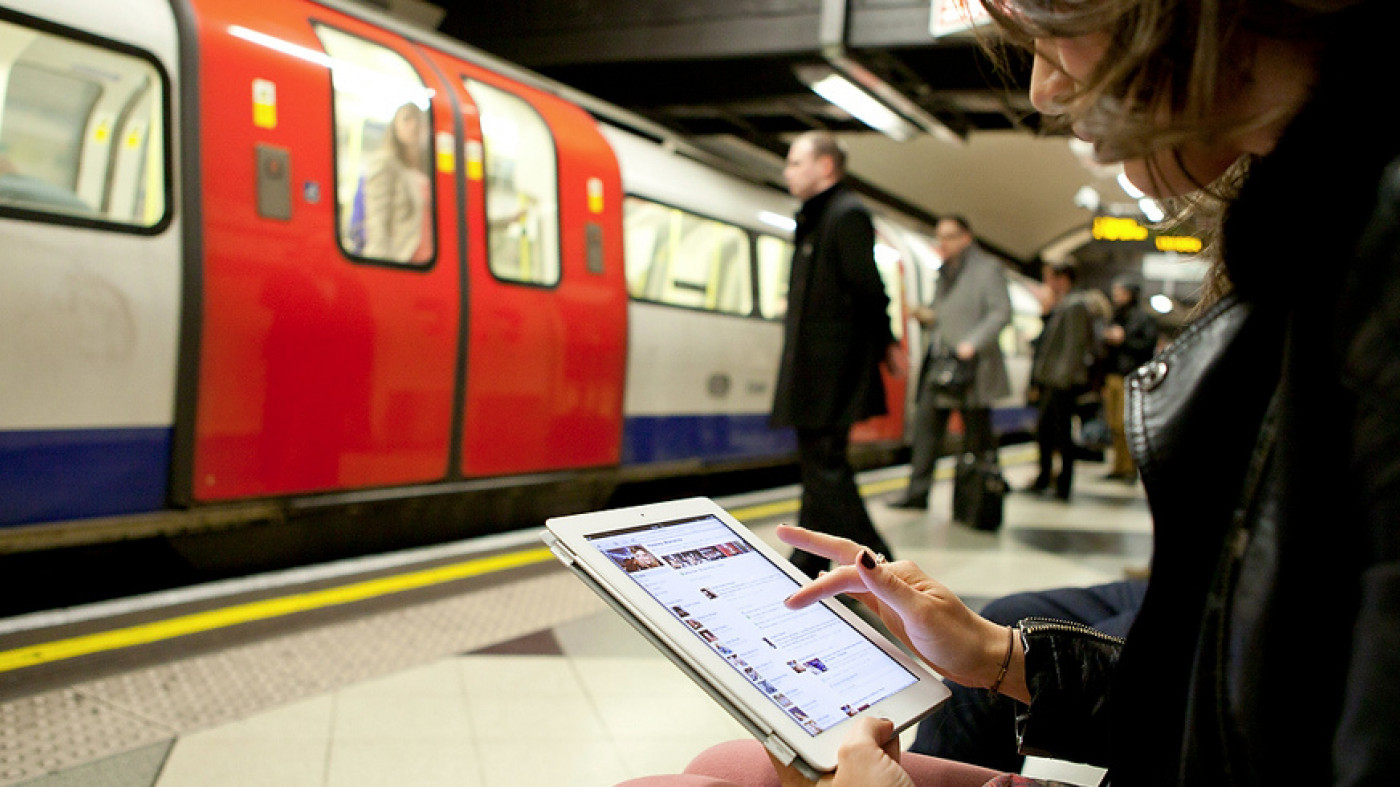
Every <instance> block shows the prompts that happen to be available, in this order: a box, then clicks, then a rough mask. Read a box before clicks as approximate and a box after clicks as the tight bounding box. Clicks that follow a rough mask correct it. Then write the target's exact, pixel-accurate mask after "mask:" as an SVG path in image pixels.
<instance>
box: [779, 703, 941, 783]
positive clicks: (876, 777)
mask: <svg viewBox="0 0 1400 787" xmlns="http://www.w3.org/2000/svg"><path fill="white" fill-rule="evenodd" d="M769 756H770V757H771V756H772V755H769ZM773 767H775V768H777V769H778V776H779V778H780V779H781V780H782V784H783V787H810V785H811V784H812V783H811V782H809V781H807V779H806V777H804V776H803V775H802V774H801V773H799V772H798V771H797V769H796V768H793V767H791V766H787V765H782V764H780V763H779V762H778V761H777V760H774V761H773ZM817 787H914V780H913V779H910V778H909V774H907V773H905V772H904V769H903V768H901V767H900V766H899V738H898V737H897V736H896V735H895V734H894V722H892V721H890V720H889V719H877V718H875V717H874V716H861V717H860V718H858V719H856V720H855V722H853V726H852V727H851V731H850V732H849V733H847V735H846V740H844V741H843V742H842V743H841V748H840V749H839V750H837V752H836V771H835V772H834V773H830V774H827V775H825V776H823V777H822V779H821V781H819V782H817Z"/></svg>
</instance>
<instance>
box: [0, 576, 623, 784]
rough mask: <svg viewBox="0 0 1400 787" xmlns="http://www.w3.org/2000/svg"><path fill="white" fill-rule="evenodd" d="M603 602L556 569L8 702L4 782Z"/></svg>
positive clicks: (0, 759) (583, 612) (477, 644)
mask: <svg viewBox="0 0 1400 787" xmlns="http://www.w3.org/2000/svg"><path fill="white" fill-rule="evenodd" d="M603 608H604V607H603V602H602V601H600V600H599V599H598V598H597V597H596V596H595V595H594V594H593V593H591V592H589V591H588V590H587V588H585V587H584V586H583V585H582V584H580V583H579V582H578V580H576V579H575V578H574V577H573V576H572V575H571V574H568V573H567V572H551V573H548V574H544V575H541V576H535V577H531V578H528V579H523V580H519V581H515V582H508V583H505V584H501V585H496V586H492V587H489V588H485V589H478V590H473V591H471V592H469V593H463V594H460V595H456V596H450V597H447V598H441V599H437V600H434V601H430V602H427V603H422V604H415V605H411V606H405V607H402V608H399V609H393V610H391V611H386V612H378V613H375V614H371V615H367V616H364V617H359V618H354V619H350V620H344V621H341V622H338V623H334V624H330V625H323V626H318V627H315V628H310V629H305V630H302V631H297V632H295V633H293V634H290V635H286V636H279V637H273V638H270V639H265V640H261V641H257V642H251V643H247V644H241V645H237V646H234V647H231V648H227V649H225V650H221V651H218V652H214V653H207V654H201V655H198V656H193V657H189V658H183V659H177V660H174V661H170V662H168V663H164V664H159V665H156V666H153V667H146V668H142V669H136V670H132V671H129V672H124V673H119V674H116V675H112V676H109V677H104V678H101V679H98V680H92V681H89V682H83V683H77V684H74V685H72V686H69V687H66V688H63V689H59V690H55V691H50V692H46V693H42V694H36V695H33V696H29V697H24V698H22V699H18V700H15V701H12V702H7V703H3V704H0V785H8V784H18V783H20V782H25V781H28V780H32V779H35V778H37V777H41V776H44V775H45V774H59V775H67V774H69V773H70V771H71V769H74V768H76V767H78V766H82V765H84V764H90V763H93V762H94V761H97V760H101V759H103V758H107V757H111V756H113V755H115V754H119V753H122V752H130V751H132V750H135V749H139V748H141V747H145V746H150V745H152V744H156V743H159V742H162V741H166V742H169V741H171V740H173V739H174V738H176V737H178V736H179V735H180V734H182V733H185V732H191V731H194V730H198V729H204V728H208V727H213V726H216V725H220V724H225V723H228V722H231V721H234V720H237V719H240V718H244V717H246V716H249V715H251V714H253V713H256V712H258V711H261V710H264V709H267V708H272V707H276V706H278V705H282V704H285V703H288V702H291V701H293V700H297V699H301V698H304V697H309V696H314V695H316V694H321V693H324V692H327V691H330V690H332V689H336V688H339V687H342V686H347V685H351V684H354V683H358V682H360V681H364V680H368V679H370V678H374V677H378V676H381V675H386V674H390V673H393V672H398V671H401V670H405V669H408V668H410V667H414V666H418V665H421V664H426V663H429V662H432V661H435V660H437V659H440V658H443V657H447V656H451V655H454V654H460V653H466V652H471V651H474V650H479V649H481V648H484V647H487V646H490V645H492V644H495V643H500V642H505V641H508V640H512V639H515V638H518V637H521V636H524V635H526V634H530V633H533V632H538V631H539V630H541V629H546V628H549V627H552V626H555V625H557V624H559V623H563V622H567V621H570V620H574V619H577V618H581V617H585V616H588V615H592V614H594V613H596V612H598V611H599V610H600V609H603ZM42 783H43V784H47V783H49V781H48V780H45V781H44V782H42ZM55 783H59V782H55Z"/></svg>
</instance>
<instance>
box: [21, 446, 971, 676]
mask: <svg viewBox="0 0 1400 787" xmlns="http://www.w3.org/2000/svg"><path fill="white" fill-rule="evenodd" d="M945 472H947V473H948V474H949V475H951V468H945ZM943 475H944V473H943V472H940V473H939V476H940V477H943ZM907 483H908V480H907V479H904V478H891V479H886V480H883V481H874V482H871V483H868V484H862V485H861V487H860V490H861V493H862V494H866V495H871V494H880V493H882V492H889V491H892V490H895V489H900V488H902V487H904V486H905V485H906V484H907ZM799 504H800V501H799V500H798V499H796V498H793V499H790V500H780V501H777V502H773V503H764V504H760V505H753V506H746V507H744V508H736V509H734V510H733V511H731V512H730V513H732V514H733V515H734V517H735V518H736V519H739V520H757V519H766V518H769V517H775V516H782V515H784V514H791V513H794V512H796V511H797V510H798V507H799ZM552 559H554V555H553V553H551V552H550V551H549V549H547V548H545V547H539V548H535V549H527V550H523V551H520V552H511V553H509V554H504V555H494V556H492V557H484V558H476V559H473V560H467V561H464V562H461V563H453V564H451V565H447V566H440V567H438V568H430V569H424V570H422V571H413V572H410V573H407V574H398V575H395V576H390V577H382V578H380V579H371V580H366V581H364V582H356V583H353V584H350V585H344V586H341V587H335V588H328V589H326V590H317V591H313V592H310V593H297V594H294V595H290V596H283V597H280V598H272V599H266V600H264V601H253V602H249V603H247V604H236V605H234V606H231V607H224V608H221V609H212V610H208V611H206V612H196V613H194V614H191V615H181V616H180V617H176V618H171V619H169V620H161V621H156V622H154V623H144V624H141V625H139V626H129V627H127V628H122V629H116V630H115V631H104V632H100V633H97V634H87V635H84V636H81V637H71V638H69V639H61V640H57V641H55V642H45V643H41V644H38V645H29V646H27V647H23V648H15V649H13V650H6V651H0V673H3V672H10V671H13V670H17V669H23V668H25V667H34V666H38V665H40V664H47V663H49V662H54V661H62V660H64V659H71V658H76V657H78V656H87V655H91V654H93V653H102V652H105V651H110V650H121V649H122V648H129V647H133V646H135V645H145V644H149V643H152V642H160V641H162V640H167V639H174V638H175V637H183V636H185V635H188V634H198V633H201V632H205V631H213V630H215V629H220V628H225V627H228V626H235V625H238V624H240V623H251V622H253V621H256V620H268V619H270V618H277V617H282V616H284V615H291V614H294V613H297V612H306V611H309V610H314V609H324V608H326V607H333V606H338V605H341V604H349V603H352V602H355V601H363V600H365V599H369V598H376V597H378V596H385V595H388V594H390V593H399V592H402V591H405V590H414V589H417V588H423V587H428V586H430V585H438V584H442V583H444V582H451V581H453V580H457V579H465V578H467V577H475V576H481V575H483V574H491V573H494V572H497V571H505V570H507V569H512V568H520V567H522V566H529V565H534V564H535V563H544V562H547V561H549V560H552Z"/></svg>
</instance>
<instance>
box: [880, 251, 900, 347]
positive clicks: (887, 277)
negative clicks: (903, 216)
mask: <svg viewBox="0 0 1400 787" xmlns="http://www.w3.org/2000/svg"><path fill="white" fill-rule="evenodd" d="M876 237H877V238H878V232H877V234H876ZM903 261H904V256H903V255H902V254H901V253H900V251H899V250H898V249H896V248H895V247H893V246H891V245H889V244H888V243H885V242H884V241H882V240H876V241H875V269H876V270H877V271H879V272H880V279H881V280H882V281H883V282H884V283H885V294H886V295H888V296H889V299H890V302H889V305H888V306H886V307H885V308H886V312H887V313H888V314H889V318H890V333H892V334H894V338H895V339H896V340H898V339H902V338H904V279H903V269H902V267H901V266H902V264H903Z"/></svg>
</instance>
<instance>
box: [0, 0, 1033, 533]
mask: <svg viewBox="0 0 1400 787" xmlns="http://www.w3.org/2000/svg"><path fill="white" fill-rule="evenodd" d="M0 85H3V88H4V102H3V105H0V232H3V234H4V237H5V240H6V243H5V245H6V254H5V260H4V263H3V265H0V553H10V554H16V553H22V552H34V551H38V550H47V549H52V548H60V547H78V546H84V545H97V544H104V543H111V542H117V541H122V540H131V539H143V538H169V537H172V536H176V535H179V534H185V535H186V536H188V537H191V538H193V537H194V536H198V535H204V536H206V537H208V538H210V539H213V540H211V541H210V542H209V544H210V546H209V547H208V548H207V552H208V553H209V554H210V555H213V554H218V555H220V556H221V557H218V558H209V559H223V560H227V561H234V560H239V559H242V558H239V557H236V556H229V553H228V547H229V545H230V544H233V543H236V540H237V539H238V538H239V537H240V536H239V535H238V534H239V533H240V531H242V530H243V529H244V528H251V527H253V526H254V525H260V526H267V525H269V524H276V523H282V524H285V523H288V522H292V521H303V520H306V521H309V520H311V519H314V518H315V515H316V514H318V513H326V514H327V519H326V521H327V522H330V521H335V522H344V521H347V519H353V518H354V515H356V514H359V515H360V518H361V520H363V522H365V523H366V525H367V526H366V527H364V528H362V529H361V530H360V531H359V532H356V533H355V534H354V535H349V534H348V533H339V532H337V531H335V525H330V524H323V525H318V527H322V528H323V530H322V531H320V533H319V534H316V535H313V536H311V537H309V538H308V537H305V536H302V537H300V543H301V544H302V546H303V548H304V546H305V544H306V543H308V542H320V543H335V542H343V543H342V544H341V545H342V546H345V544H347V543H348V542H350V541H352V540H353V541H354V542H355V543H356V544H359V545H362V546H373V545H374V544H375V543H377V542H382V543H383V544H390V543H397V542H414V541H421V542H426V541H428V540H431V539H432V538H437V537H442V536H444V535H463V534H471V533H476V532H489V530H490V529H501V528H504V527H518V526H521V525H522V524H523V523H522V522H520V521H519V519H520V517H521V516H524V517H528V518H531V519H532V522H531V523H538V521H539V517H542V516H544V515H547V514H553V513H561V512H563V511H566V510H577V509H579V508H582V507H586V506H596V505H601V504H603V503H605V502H606V501H607V500H608V499H609V497H610V496H611V495H613V494H614V493H615V492H616V490H618V489H619V488H623V487H625V486H626V485H628V484H633V483H637V482H641V481H646V480H655V479H666V478H681V477H693V476H696V475H697V474H704V473H713V472H717V471H720V470H728V471H736V472H742V471H744V470H746V469H753V468H763V467H775V466H781V465H788V466H790V465H791V463H792V461H793V449H794V444H795V441H794V438H793V436H792V434H791V433H790V432H789V431H785V430H774V429H771V428H769V426H768V425H767V414H768V410H769V407H770V404H771V398H772V390H773V384H774V380H775V377H776V370H777V365H778V355H779V353H780V350H781V343H782V315H783V312H784V309H785V303H784V296H785V290H786V285H787V281H786V278H787V265H788V259H789V256H790V254H791V244H790V240H789V239H790V236H791V230H792V222H791V217H792V215H793V212H794V210H795V208H796V204H795V203H794V201H793V200H792V199H791V198H790V197H789V196H787V195H786V193H784V192H783V191H782V190H780V189H778V188H776V187H775V185H774V184H773V183H771V182H770V183H764V182H763V181H762V179H757V178H752V177H745V176H744V173H743V170H742V167H740V166H737V165H735V164H734V163H733V162H726V161H723V160H722V159H720V158H719V157H717V156H714V155H712V154H710V153H706V152H705V151H703V150H700V149H699V148H696V147H694V146H692V145H690V144H689V143H687V142H686V141H685V140H680V139H676V138H674V137H672V136H670V135H668V134H667V133H666V132H665V131H664V130H660V129H656V128H653V127H652V126H650V125H649V124H648V123H647V122H646V121H644V120H643V119H640V118H636V117H632V116H629V115H628V114H627V113H625V112H622V111H620V110H616V109H615V108H612V107H608V106H606V105H604V104H601V103H600V102H597V101H594V100H592V99H590V98H589V97H587V96H582V95H578V94H576V93H575V92H573V91H571V90H570V89H568V88H567V87H565V86H562V85H558V84H556V83H553V82H550V81H549V80H546V79H544V78H541V77H539V76H537V75H534V74H532V73H529V72H527V71H525V70H523V69H519V68H517V67H514V66H512V65H511V64H508V63H504V62H501V61H500V60H499V59H496V58H493V57H490V56H487V55H485V54H483V53H480V52H478V51H476V50H473V49H471V48H469V47H466V46H464V45H462V44H460V43H459V42H456V41H453V40H450V39H447V38H445V37H443V36H441V35H438V34H436V33H433V32H431V31H426V30H422V29H419V28H416V27H414V26H411V25H409V24H407V23H404V22H401V21H398V20H395V19H392V18H389V17H387V16H383V15H380V14H378V13H376V12H374V11H373V10H371V9H367V8H364V7H362V6H359V5H354V4H350V3H343V2H331V1H329V0H327V1H326V2H311V0H128V1H127V2H123V3H116V4H94V3H91V2H90V1H89V2H84V1H83V0H21V1H19V2H15V1H14V0H4V2H3V5H0ZM872 208H873V210H874V212H875V214H876V223H877V235H878V242H877V248H876V249H875V256H876V259H877V262H878V265H879V267H880V271H881V274H882V275H883V277H884V279H885V282H886V285H887V287H888V290H889V293H890V296H891V313H890V320H891V325H892V326H893V328H894V329H895V333H896V335H897V336H899V337H900V338H901V341H902V342H904V344H905V346H906V347H907V348H908V351H909V353H910V355H911V358H917V357H918V355H919V353H920V348H921V342H920V336H919V333H918V325H917V323H916V322H914V321H912V320H910V319H909V317H908V314H907V308H906V304H907V303H909V302H911V301H913V300H916V299H918V298H927V297H928V295H929V294H930V293H931V288H932V286H933V279H934V271H935V269H936V266H937V255H936V254H935V252H934V250H933V248H932V244H931V242H930V233H929V231H928V229H927V227H926V225H924V224H922V223H921V222H919V221H918V220H916V219H914V218H911V217H909V216H907V215H905V214H903V213H901V212H900V211H898V210H897V209H895V208H894V207H893V206H887V205H881V204H878V203H872ZM1010 282H1011V285H1010V287H1011V294H1012V298H1013V303H1014V304H1015V311H1016V316H1015V319H1014V320H1013V324H1012V325H1011V326H1010V327H1008V329H1007V330H1006V331H1005V332H1004V335H1003V337H1002V340H1003V345H1004V347H1005V349H1006V350H1007V352H1008V355H1009V357H1010V364H1011V367H1012V373H1013V380H1014V381H1015V382H1014V383H1013V387H1014V388H1015V390H1016V391H1018V392H1020V391H1023V390H1024V379H1025V375H1026V371H1027V368H1028V366H1029V360H1028V358H1029V341H1030V339H1031V338H1032V337H1034V336H1035V334H1036V332H1037V331H1038V327H1039V306H1038V303H1037V302H1036V301H1035V298H1034V296H1033V295H1032V292H1031V289H1030V285H1029V283H1028V282H1026V281H1025V280H1023V279H1021V278H1020V277H1019V276H1018V275H1017V274H1015V273H1014V272H1011V273H1010ZM915 368H917V364H916V365H915ZM887 383H888V386H887V388H888V397H889V400H890V413H891V414H890V415H888V416H885V417H882V418H878V419H874V420H872V421H869V422H865V423H862V424H859V425H858V426H857V427H856V429H855V431H854V433H853V440H854V442H855V444H856V446H857V450H858V451H863V452H868V455H869V456H881V457H885V458H886V459H887V460H888V458H889V457H892V456H894V453H893V452H894V451H897V450H898V448H899V446H900V445H901V444H903V443H904V442H905V430H906V428H907V426H908V420H909V419H908V418H907V417H906V414H907V413H908V412H909V407H910V405H911V404H912V399H913V391H912V390H910V389H911V388H912V386H909V385H907V384H906V381H901V380H892V379H891V380H887ZM1002 405H1003V406H1000V407H998V409H997V419H996V420H997V426H998V428H999V429H1000V430H1002V431H1005V432H1014V431H1017V430H1024V429H1026V428H1027V422H1026V418H1027V417H1028V416H1027V411H1026V408H1025V402H1024V401H1023V400H1022V399H1019V398H1017V397H1012V398H1011V399H1008V400H1007V401H1006V402H1004V403H1002ZM330 512H334V513H335V514H336V515H337V518H335V519H334V520H332V519H330V518H329V513H330ZM386 512H394V514H393V515H392V516H388V517H387V518H386ZM286 548H287V549H293V547H286ZM347 548H348V547H347ZM303 551H304V550H303ZM206 557H208V555H206Z"/></svg>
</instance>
